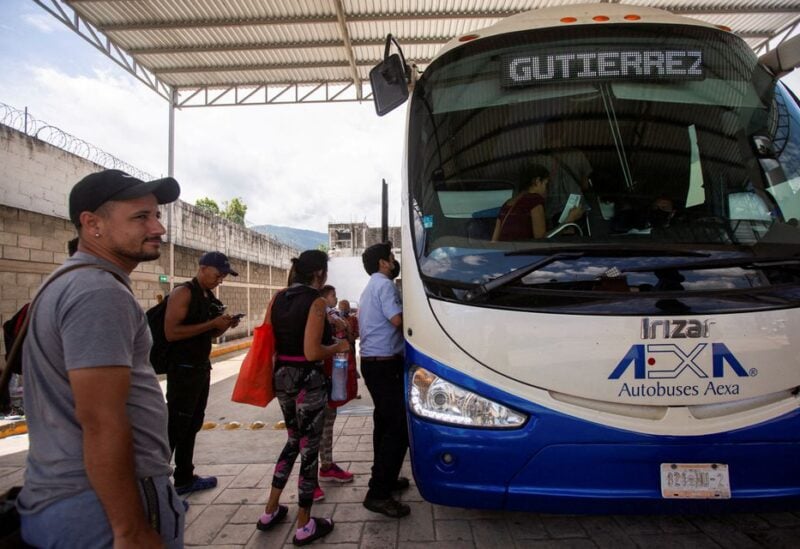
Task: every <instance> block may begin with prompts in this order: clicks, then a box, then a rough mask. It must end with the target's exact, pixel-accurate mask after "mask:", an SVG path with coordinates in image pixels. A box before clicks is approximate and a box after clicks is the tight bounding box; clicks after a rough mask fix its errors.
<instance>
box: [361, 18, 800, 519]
mask: <svg viewBox="0 0 800 549" xmlns="http://www.w3.org/2000/svg"><path fill="white" fill-rule="evenodd" d="M388 50H389V42H388V41H387V52H388ZM409 74H410V71H409V70H408V69H407V67H406V66H405V63H404V61H403V60H402V59H401V57H400V56H398V55H397V54H395V55H392V56H388V55H387V58H386V60H385V61H384V63H382V64H381V65H379V66H378V67H376V68H375V69H373V72H372V74H371V77H372V84H373V92H374V94H375V99H376V107H377V109H378V111H379V114H381V113H383V112H386V111H388V110H389V109H391V108H393V107H395V106H397V105H400V104H402V103H404V102H405V97H406V95H408V94H409V90H410V96H409V97H410V99H409V101H408V123H407V142H406V147H407V150H406V159H405V164H404V184H403V197H402V207H403V218H404V220H403V228H402V231H403V243H402V266H403V273H402V274H403V278H402V280H403V302H404V328H403V329H404V332H405V338H406V351H407V353H406V361H407V381H406V391H407V398H408V418H409V419H408V422H409V433H410V440H411V458H412V465H413V472H414V477H415V480H416V483H417V486H418V488H419V490H420V492H421V494H422V495H423V497H424V498H425V499H426V500H428V501H430V502H434V503H438V504H444V505H455V506H461V507H476V508H493V509H516V510H535V511H547V512H612V511H613V512H626V511H633V512H645V511H646V512H669V511H676V510H677V511H693V510H697V511H700V510H712V511H713V510H732V509H746V508H748V507H755V508H757V509H759V510H764V509H768V508H781V507H783V508H786V507H789V506H792V505H795V506H796V505H797V503H798V502H800V467H799V466H798V463H800V408H799V404H800V401H799V398H800V397H799V396H798V389H799V388H800V229H798V221H799V220H800V108H798V100H797V98H796V97H795V96H794V95H793V94H792V93H791V92H790V91H789V90H788V89H787V88H786V87H785V86H784V85H783V84H782V83H781V82H780V81H779V80H778V78H777V77H776V75H775V74H774V73H773V72H771V71H770V70H768V68H767V67H766V66H765V65H764V64H763V63H759V60H758V59H757V57H756V55H755V54H754V53H753V51H752V50H751V49H750V48H749V47H748V46H747V44H746V43H745V42H744V41H743V40H742V39H740V38H739V37H737V36H736V35H734V34H733V33H732V32H730V31H729V29H724V28H718V27H715V26H713V25H710V24H707V23H704V22H701V21H698V20H694V19H688V18H684V17H678V16H674V15H672V14H670V13H668V12H665V11H661V10H655V9H649V8H644V7H633V6H625V5H618V4H592V5H583V6H570V7H566V8H552V9H542V10H537V11H533V12H529V13H524V14H520V15H516V16H512V17H509V18H508V19H505V20H503V21H501V22H499V23H498V24H496V25H494V26H492V27H489V28H486V29H483V30H481V31H477V32H475V33H471V34H470V35H467V36H460V37H457V38H456V39H454V40H453V41H451V42H450V43H449V44H448V45H447V46H445V47H444V48H443V49H442V51H441V52H440V53H439V55H438V56H437V57H436V58H435V59H434V60H433V61H432V62H431V63H430V65H429V66H428V67H427V68H426V70H425V71H424V73H423V74H421V75H419V76H418V77H416V76H411V77H410V76H409ZM408 82H411V83H412V84H413V85H407V84H408ZM531 164H538V165H543V166H545V167H546V168H547V169H548V172H549V173H550V177H551V179H550V184H551V186H554V180H555V178H556V176H555V173H556V172H559V170H560V175H559V176H558V177H560V178H561V183H560V184H562V185H565V184H566V185H567V188H571V189H572V190H571V191H570V192H569V196H567V197H566V200H567V204H568V205H562V204H558V203H556V204H555V205H551V204H548V200H545V204H546V206H545V212H546V216H545V217H546V225H547V226H546V234H545V236H543V237H541V238H523V239H516V240H511V239H507V240H502V239H500V240H497V241H495V240H493V237H496V236H497V234H496V231H497V229H498V226H499V224H501V223H502V220H500V219H499V217H498V215H499V211H500V208H501V206H502V205H503V204H504V203H505V202H506V201H507V200H509V199H511V198H512V197H514V196H516V194H517V193H518V192H520V191H521V190H522V189H521V185H520V183H519V178H520V174H522V173H525V170H526V169H527V167H529V166H530V165H531ZM587 166H588V168H587ZM565 170H566V172H567V173H565V172H564V171H565ZM570 170H572V171H574V172H579V173H569V172H570ZM567 177H572V179H573V181H572V182H570V181H568V180H567V179H566V178H567ZM579 180H580V181H579ZM570 185H571V187H570ZM551 190H552V187H551ZM563 198H564V197H563V196H562V199H563ZM574 204H579V205H580V208H581V210H576V213H577V214H580V213H582V216H580V217H579V218H576V219H574V220H573V222H569V223H567V222H564V221H565V217H567V215H566V214H567V213H568V210H569V209H570V208H571V206H572V205H574ZM548 208H549V209H548ZM562 208H563V209H562Z"/></svg>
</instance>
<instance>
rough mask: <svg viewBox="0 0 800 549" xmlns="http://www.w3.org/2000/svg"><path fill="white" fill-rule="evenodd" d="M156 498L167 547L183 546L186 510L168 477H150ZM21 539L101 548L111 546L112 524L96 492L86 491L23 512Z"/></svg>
mask: <svg viewBox="0 0 800 549" xmlns="http://www.w3.org/2000/svg"><path fill="white" fill-rule="evenodd" d="M142 482H143V481H140V482H139V493H140V495H141V497H142V505H143V506H144V507H145V512H147V510H148V506H147V501H146V498H145V495H144V487H143V485H142ZM153 483H154V486H155V493H156V494H157V498H158V511H159V513H158V515H159V522H160V530H159V531H160V532H161V539H162V540H164V544H165V545H166V546H167V547H168V548H170V549H173V548H174V549H180V548H182V547H183V526H184V519H185V514H186V513H185V510H184V507H183V501H182V500H181V498H180V496H179V495H178V494H177V493H176V492H175V488H174V487H173V486H172V483H171V482H170V480H169V477H167V476H163V477H155V478H153ZM21 522H22V539H23V540H24V541H25V543H27V544H29V545H33V546H34V547H42V548H47V549H49V548H54V549H55V548H63V549H71V548H80V549H94V548H97V549H100V548H103V549H105V548H110V547H113V546H114V536H113V533H112V531H111V525H110V524H109V522H108V518H107V517H106V513H105V511H104V510H103V506H102V505H101V503H100V500H99V499H98V498H97V494H96V493H95V491H94V490H86V491H84V492H81V493H80V494H78V495H75V496H72V497H70V498H66V499H62V500H60V501H57V502H56V503H53V504H52V505H48V506H47V507H45V508H44V509H42V510H41V511H39V512H38V513H35V514H33V515H22V517H21Z"/></svg>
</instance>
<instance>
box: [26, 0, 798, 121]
mask: <svg viewBox="0 0 800 549" xmlns="http://www.w3.org/2000/svg"><path fill="white" fill-rule="evenodd" d="M34 1H35V2H36V3H37V4H39V5H40V6H42V7H43V8H44V9H45V10H47V11H48V12H50V13H51V14H52V15H53V16H55V17H56V18H57V19H59V20H60V21H62V22H63V23H64V24H66V25H67V26H69V27H70V28H72V29H73V30H74V31H75V32H77V33H78V34H80V35H81V36H82V37H84V38H85V39H86V40H88V41H89V42H90V43H92V44H93V45H94V46H95V47H97V48H98V49H100V50H101V51H103V52H105V53H106V55H108V56H109V57H110V58H111V59H113V60H114V61H115V62H116V63H118V64H119V65H121V66H122V67H123V68H124V69H125V70H127V71H128V72H130V73H131V74H133V75H134V76H135V77H136V78H138V79H139V80H141V81H142V82H144V83H145V84H146V85H147V86H149V87H150V88H152V89H153V90H154V91H156V93H158V94H159V95H161V96H163V97H164V98H166V99H167V100H169V101H172V102H173V104H174V105H175V106H177V107H200V106H213V105H254V104H286V103H312V102H335V101H361V100H364V99H369V98H370V96H371V92H370V88H369V78H368V75H369V70H370V69H371V68H372V67H373V66H374V65H375V64H377V63H379V62H380V61H381V59H382V58H383V49H384V42H385V38H386V35H387V34H388V33H392V34H393V35H394V36H395V37H396V38H397V40H398V42H399V43H400V45H401V46H402V48H403V51H404V53H405V56H406V59H407V61H408V62H409V63H416V64H417V65H418V66H419V68H420V69H424V68H425V66H426V65H427V64H428V63H429V62H430V60H431V59H432V58H433V57H434V55H435V53H436V51H437V50H438V49H439V48H440V47H441V46H443V45H444V44H445V43H447V42H448V41H449V40H450V39H452V38H453V37H455V36H458V35H461V34H466V33H469V32H471V31H473V30H476V29H479V28H482V27H486V26H489V25H491V24H493V23H495V22H497V21H498V20H499V19H502V18H504V17H508V16H509V15H513V14H516V13H520V12H523V11H529V10H531V9H537V8H544V7H552V6H565V5H574V4H579V3H582V4H585V3H591V2H587V0H402V1H399V2H398V1H391V0H34ZM610 1H611V2H612V3H618V4H630V5H631V9H632V10H634V11H635V9H636V6H648V7H654V8H661V9H666V10H669V11H671V12H673V13H675V14H681V15H686V16H689V17H695V18H697V19H701V20H703V21H706V22H709V23H712V24H715V25H724V26H726V27H729V28H731V29H732V30H733V31H734V32H735V33H737V34H738V35H739V36H741V37H742V38H744V39H745V40H746V41H747V43H748V44H749V45H750V46H751V47H752V48H753V49H754V50H756V51H757V52H758V53H763V52H764V51H766V49H767V48H768V44H769V42H770V40H774V39H781V38H785V37H787V36H788V35H790V34H792V33H793V32H794V31H795V30H796V29H797V28H798V26H800V1H798V0H725V1H723V0H634V1H632V2H628V1H625V0H618V1H614V0H610ZM604 3H606V1H605V0H603V1H598V2H597V9H598V14H601V12H602V9H603V4H604Z"/></svg>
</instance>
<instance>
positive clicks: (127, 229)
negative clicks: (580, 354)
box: [18, 170, 184, 547]
mask: <svg viewBox="0 0 800 549" xmlns="http://www.w3.org/2000/svg"><path fill="white" fill-rule="evenodd" d="M179 194H180V187H179V186H178V183H177V181H175V180H174V179H172V178H171V177H168V178H164V179H159V180H156V181H150V182H145V181H142V180H140V179H137V178H135V177H133V176H130V175H128V174H126V173H124V172H121V171H119V170H105V171H101V172H98V173H93V174H91V175H88V176H87V177H85V178H83V179H82V180H81V181H79V182H78V183H77V184H76V185H75V186H74V187H73V188H72V191H71V192H70V195H69V216H70V220H71V221H72V223H73V224H74V225H75V227H76V228H77V230H78V238H79V241H78V249H77V252H76V253H75V254H74V255H73V256H72V257H70V258H69V259H67V261H66V262H65V263H64V265H63V266H62V267H60V268H59V269H57V272H56V274H54V275H53V276H56V275H58V271H62V270H64V271H66V270H68V269H69V267H74V266H75V265H79V266H80V268H76V269H74V270H69V272H64V273H63V274H61V275H59V276H57V278H55V279H54V280H53V282H52V283H50V284H49V285H48V286H46V287H45V288H44V289H43V290H42V291H41V293H40V295H39V296H38V297H37V298H36V300H35V302H34V304H33V305H32V310H31V312H30V325H29V328H28V333H27V336H26V338H25V343H24V347H23V358H22V367H23V371H24V372H25V389H24V391H25V394H24V398H25V408H26V412H27V419H28V432H29V436H30V451H29V452H28V457H27V468H26V473H25V484H24V486H23V489H22V492H21V493H20V495H19V498H18V509H19V511H20V514H21V519H22V537H23V539H24V541H25V542H26V543H28V544H29V545H32V546H35V547H53V546H56V545H68V546H71V547H90V546H92V547H111V546H112V545H113V546H115V547H156V546H161V545H162V544H164V545H166V546H167V547H181V546H182V544H183V523H184V509H183V506H182V505H181V503H180V499H178V498H177V496H176V495H175V490H174V488H173V486H172V484H171V482H170V480H169V475H170V473H171V468H170V465H169V457H170V456H169V444H168V440H167V409H166V406H165V405H164V398H163V395H162V393H161V389H160V387H159V385H158V379H157V378H156V375H155V372H154V371H153V368H152V367H151V366H150V363H149V354H150V347H151V344H152V339H151V337H150V331H149V328H148V324H147V319H146V318H145V315H144V311H142V308H141V307H140V306H139V304H138V302H137V301H136V298H135V297H134V295H133V293H132V292H131V290H130V273H131V272H132V271H133V270H134V269H135V268H136V266H137V265H138V264H139V262H141V261H150V260H153V259H156V258H158V256H159V254H160V252H161V235H163V234H164V233H165V230H164V226H163V225H162V224H161V223H160V221H159V217H160V214H159V209H158V206H159V204H166V203H169V202H172V201H174V200H176V199H177V198H178V195H179ZM176 502H177V505H175V503H176Z"/></svg>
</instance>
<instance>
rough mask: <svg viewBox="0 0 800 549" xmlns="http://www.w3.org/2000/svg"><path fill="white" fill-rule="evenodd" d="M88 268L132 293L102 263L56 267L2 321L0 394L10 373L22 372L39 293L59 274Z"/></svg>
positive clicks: (123, 282)
mask: <svg viewBox="0 0 800 549" xmlns="http://www.w3.org/2000/svg"><path fill="white" fill-rule="evenodd" d="M88 268H91V269H100V270H101V271H106V272H107V273H109V274H111V275H112V276H113V277H114V278H116V279H117V280H118V281H119V282H120V284H122V285H123V286H125V288H127V290H128V291H129V292H131V294H133V290H131V288H130V286H128V283H127V282H125V281H124V280H123V279H122V278H120V276H119V275H118V274H117V273H115V272H114V271H112V270H111V269H109V268H107V267H104V266H102V265H95V264H93V263H76V264H74V265H69V266H67V267H60V268H58V269H56V270H55V271H54V272H53V273H52V274H51V275H50V276H49V277H48V278H47V280H45V281H44V282H43V283H42V285H41V286H40V287H39V289H38V290H36V295H35V296H34V298H33V300H32V301H31V302H30V303H26V304H25V305H23V307H22V308H21V309H20V310H19V311H17V312H16V313H14V316H12V317H11V318H10V319H9V320H7V321H6V322H4V323H3V339H4V340H5V345H6V366H5V368H3V371H2V373H0V395H2V394H4V393H5V392H6V389H7V388H8V384H9V382H10V381H11V374H21V373H22V343H23V342H24V341H25V336H26V335H27V334H28V324H29V323H30V320H31V314H32V312H33V306H34V304H35V303H36V299H37V298H38V297H39V294H41V293H42V290H44V289H45V288H46V287H47V286H48V285H49V284H50V283H51V282H53V281H54V280H56V279H57V278H58V277H60V276H61V275H64V274H67V273H68V272H70V271H74V270H75V269H88Z"/></svg>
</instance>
